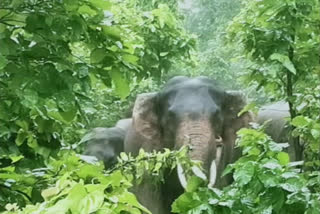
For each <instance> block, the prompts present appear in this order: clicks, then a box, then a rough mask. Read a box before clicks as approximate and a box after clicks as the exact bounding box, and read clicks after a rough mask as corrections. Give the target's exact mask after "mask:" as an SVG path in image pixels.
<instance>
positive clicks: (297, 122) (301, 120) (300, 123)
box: [291, 116, 309, 127]
mask: <svg viewBox="0 0 320 214" xmlns="http://www.w3.org/2000/svg"><path fill="white" fill-rule="evenodd" d="M291 124H292V125H293V126H295V127H305V126H307V125H308V124H309V120H308V119H307V118H306V117H304V116H297V117H295V118H293V120H292V121H291Z"/></svg>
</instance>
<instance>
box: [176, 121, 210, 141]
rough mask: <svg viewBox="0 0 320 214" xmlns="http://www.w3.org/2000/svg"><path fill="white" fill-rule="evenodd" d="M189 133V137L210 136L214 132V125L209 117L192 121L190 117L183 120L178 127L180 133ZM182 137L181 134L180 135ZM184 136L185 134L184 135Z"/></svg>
mask: <svg viewBox="0 0 320 214" xmlns="http://www.w3.org/2000/svg"><path fill="white" fill-rule="evenodd" d="M179 134H180V135H184V134H185V135H187V136H188V137H191V136H193V137H196V135H202V136H204V137H210V135H211V134H212V126H211V124H210V121H209V120H208V119H207V118H201V119H199V120H198V121H193V120H192V121H191V120H190V119H188V118H185V119H184V120H182V122H181V123H180V124H179V127H178V135H179ZM180 137H181V136H180ZM183 137H184V136H183Z"/></svg>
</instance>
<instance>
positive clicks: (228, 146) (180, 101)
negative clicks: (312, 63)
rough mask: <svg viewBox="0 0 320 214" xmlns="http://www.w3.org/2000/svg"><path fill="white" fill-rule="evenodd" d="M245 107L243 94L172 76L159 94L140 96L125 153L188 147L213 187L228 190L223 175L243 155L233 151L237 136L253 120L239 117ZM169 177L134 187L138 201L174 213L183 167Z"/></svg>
mask: <svg viewBox="0 0 320 214" xmlns="http://www.w3.org/2000/svg"><path fill="white" fill-rule="evenodd" d="M245 105H246V102H245V99H244V97H243V96H242V95H241V94H240V93H238V92H227V91H224V90H222V89H220V88H219V87H218V86H217V84H216V83H215V82H214V81H212V80H210V79H208V78H206V77H197V78H188V77H183V76H179V77H174V78H173V79H171V80H169V81H168V83H167V84H166V85H165V86H164V88H163V89H162V90H161V91H160V92H157V93H148V94H141V95H138V97H137V99H136V102H135V105H134V108H133V114H132V126H131V128H130V129H129V130H128V133H127V136H126V139H125V145H124V150H125V152H130V153H132V154H133V155H136V154H137V153H138V151H139V149H140V148H143V149H144V150H145V151H147V152H151V151H153V150H156V151H161V150H162V149H163V148H169V149H171V150H173V149H179V148H181V147H182V146H185V145H188V146H189V147H190V148H191V149H190V152H189V154H188V155H189V157H190V158H191V159H193V160H198V161H202V163H203V169H204V176H206V177H207V178H208V180H209V185H210V186H216V187H221V186H224V185H226V184H228V183H230V182H231V180H232V177H231V176H226V177H223V178H220V176H221V174H222V171H223V170H224V169H225V167H226V165H227V164H229V163H232V162H234V161H235V160H236V159H237V158H238V157H239V156H240V153H239V151H237V150H235V149H234V146H235V139H236V132H237V131H238V130H239V129H240V128H242V127H246V126H248V124H249V122H250V121H251V120H252V117H251V114H250V113H244V114H243V115H241V116H239V117H238V112H240V110H241V109H242V108H243V107H244V106H245ZM169 176H170V178H167V179H166V182H165V184H164V185H162V186H160V185H159V186H154V185H153V184H152V183H151V182H150V179H151V178H149V177H148V178H146V179H145V180H144V181H143V182H142V184H140V185H139V186H137V187H135V190H134V191H135V193H136V195H137V197H138V200H139V201H140V202H141V203H142V204H143V205H144V206H146V207H147V208H148V209H149V210H150V211H151V212H152V213H157V214H168V213H170V205H171V203H172V202H173V200H174V199H175V198H177V196H178V195H179V194H181V193H182V192H183V188H182V187H181V185H180V184H179V182H180V183H181V184H182V186H183V187H185V186H186V183H185V182H183V181H184V180H186V176H185V174H184V171H183V168H182V166H178V172H177V173H176V172H173V173H171V174H170V175H169ZM216 178H218V179H217V181H216Z"/></svg>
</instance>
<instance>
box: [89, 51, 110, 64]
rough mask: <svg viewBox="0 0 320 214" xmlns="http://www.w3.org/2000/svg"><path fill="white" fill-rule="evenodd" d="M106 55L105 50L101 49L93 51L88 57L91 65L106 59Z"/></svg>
mask: <svg viewBox="0 0 320 214" xmlns="http://www.w3.org/2000/svg"><path fill="white" fill-rule="evenodd" d="M106 54H107V50H105V49H102V48H97V49H94V50H93V51H92V52H91V55H90V60H91V63H100V62H101V61H102V60H103V59H104V58H105V57H106Z"/></svg>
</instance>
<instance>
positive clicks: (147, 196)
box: [132, 176, 170, 214]
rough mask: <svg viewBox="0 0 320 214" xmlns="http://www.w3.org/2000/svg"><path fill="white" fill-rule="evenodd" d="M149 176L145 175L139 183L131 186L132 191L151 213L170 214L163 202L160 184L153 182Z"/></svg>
mask: <svg viewBox="0 0 320 214" xmlns="http://www.w3.org/2000/svg"><path fill="white" fill-rule="evenodd" d="M152 180H153V178H152V177H151V176H145V177H144V179H143V181H142V182H141V184H139V185H136V186H135V187H133V191H132V192H133V193H134V194H135V195H136V196H137V198H138V201H139V202H140V203H141V204H142V205H143V206H145V207H146V208H147V209H148V210H149V211H150V212H151V213H152V214H170V211H169V210H167V209H166V207H165V206H164V203H163V197H162V191H161V185H159V184H157V185H156V184H153V183H152Z"/></svg>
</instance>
